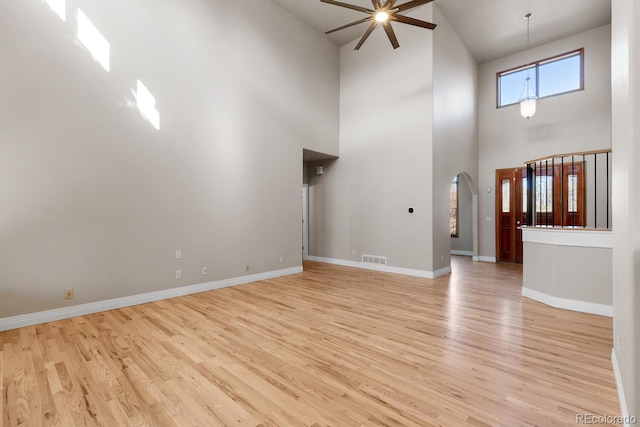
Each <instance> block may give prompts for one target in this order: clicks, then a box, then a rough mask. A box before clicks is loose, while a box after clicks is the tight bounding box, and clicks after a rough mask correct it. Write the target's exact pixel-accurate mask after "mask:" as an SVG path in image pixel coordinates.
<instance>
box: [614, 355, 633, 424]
mask: <svg viewBox="0 0 640 427" xmlns="http://www.w3.org/2000/svg"><path fill="white" fill-rule="evenodd" d="M611 363H612V365H613V373H614V375H615V377H616V385H617V386H618V397H619V399H620V410H621V411H622V412H621V414H622V418H623V419H624V421H625V424H624V427H631V414H629V408H627V399H626V398H625V396H624V387H623V384H622V375H620V366H618V359H617V358H616V350H615V349H614V348H612V349H611Z"/></svg>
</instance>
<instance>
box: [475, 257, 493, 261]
mask: <svg viewBox="0 0 640 427" xmlns="http://www.w3.org/2000/svg"><path fill="white" fill-rule="evenodd" d="M478 261H482V262H496V257H494V256H479V257H478Z"/></svg>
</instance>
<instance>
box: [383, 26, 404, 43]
mask: <svg viewBox="0 0 640 427" xmlns="http://www.w3.org/2000/svg"><path fill="white" fill-rule="evenodd" d="M382 26H383V27H384V31H385V32H386V33H387V37H389V41H390V42H391V46H393V48H394V49H397V48H399V47H400V43H398V38H397V37H396V33H395V32H394V31H393V28H392V27H391V23H390V22H389V21H385V22H383V23H382Z"/></svg>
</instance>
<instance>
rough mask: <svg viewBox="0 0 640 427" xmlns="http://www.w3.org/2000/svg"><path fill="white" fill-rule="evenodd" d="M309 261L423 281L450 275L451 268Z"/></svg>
mask: <svg viewBox="0 0 640 427" xmlns="http://www.w3.org/2000/svg"><path fill="white" fill-rule="evenodd" d="M309 261H316V262H323V263H325V264H335V265H342V266H345V267H355V268H361V269H363V270H374V271H383V272H385V273H395V274H404V275H406V276H414V277H422V278H424V279H435V278H437V277H440V276H444V275H445V274H448V273H451V266H448V267H445V268H441V269H440V270H436V271H425V270H414V269H412V268H402V267H392V266H390V265H379V264H370V263H368V262H360V261H349V260H344V259H335V258H325V257H319V256H309Z"/></svg>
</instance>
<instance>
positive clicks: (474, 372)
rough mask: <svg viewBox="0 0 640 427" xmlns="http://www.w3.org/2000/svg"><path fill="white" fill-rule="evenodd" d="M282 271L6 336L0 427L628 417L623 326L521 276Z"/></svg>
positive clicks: (0, 366) (463, 268) (456, 268)
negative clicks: (528, 285)
mask: <svg viewBox="0 0 640 427" xmlns="http://www.w3.org/2000/svg"><path fill="white" fill-rule="evenodd" d="M304 268H305V272H304V273H300V274H296V275H292V276H287V277H283V278H278V279H273V280H265V281H262V282H258V283H253V284H248V285H243V286H237V287H233V288H226V289H221V290H216V291H212V292H207V293H202V294H197V295H192V296H187V297H181V298H175V299H171V300H166V301H161V302H157V303H152V304H145V305H139V306H135V307H130V308H125V309H121V310H114V311H109V312H104V313H100V314H95V315H89V316H83V317H78V318H74V319H69V320H65V321H59V322H53V323H48V324H44V325H39V326H34V327H28V328H23V329H18V330H13V331H8V332H3V333H0V388H1V389H2V392H3V394H2V399H0V412H1V414H2V416H1V417H0V427H9V426H40V425H54V426H65V427H66V426H80V425H82V426H94V425H96V426H314V427H319V426H431V425H436V426H438V425H439V426H465V425H470V426H520V425H528V426H531V425H535V426H551V425H575V424H576V414H578V413H589V414H595V415H602V414H609V415H619V404H618V399H617V392H616V389H615V381H614V377H613V372H612V367H611V361H610V355H611V348H612V332H611V331H612V321H611V319H610V318H605V317H600V316H593V315H586V314H581V313H575V312H571V311H565V310H559V309H554V308H551V307H548V306H545V305H542V304H539V303H536V302H534V301H531V300H528V299H526V298H523V297H521V296H520V291H521V285H522V270H521V268H520V267H519V266H516V265H500V264H497V265H496V264H489V263H472V262H471V261H469V260H468V259H467V258H462V257H455V259H454V265H453V273H452V274H451V275H447V276H445V277H442V278H439V279H436V280H428V279H418V278H413V277H407V276H400V275H392V274H385V273H378V272H371V271H364V270H358V269H352V268H347V267H338V266H331V265H325V264H318V263H305V266H304Z"/></svg>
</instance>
